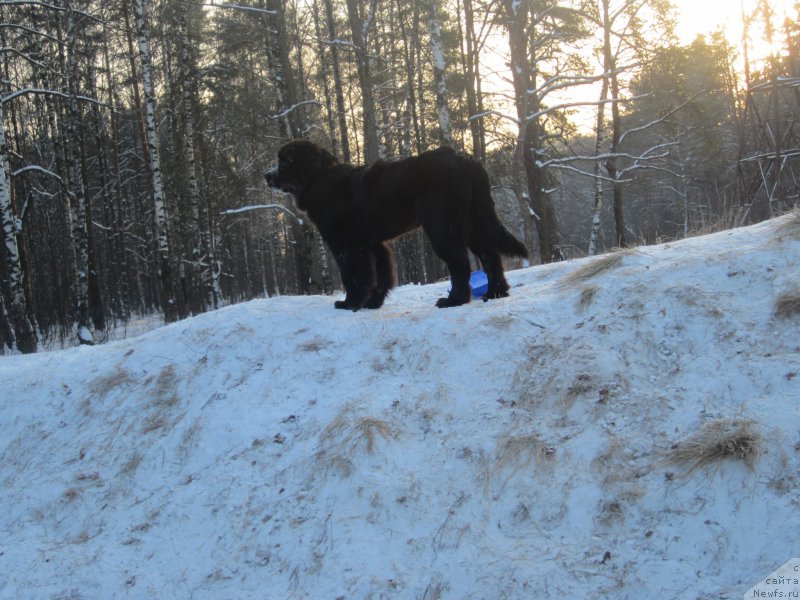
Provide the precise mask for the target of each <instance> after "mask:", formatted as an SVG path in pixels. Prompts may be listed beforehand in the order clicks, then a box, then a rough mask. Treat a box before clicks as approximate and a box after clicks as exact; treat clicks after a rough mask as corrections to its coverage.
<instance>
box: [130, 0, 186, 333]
mask: <svg viewBox="0 0 800 600" xmlns="http://www.w3.org/2000/svg"><path fill="white" fill-rule="evenodd" d="M133 9H134V12H135V14H136V30H137V34H138V36H139V57H140V60H141V66H142V88H143V90H144V107H145V115H144V116H145V137H146V140H147V149H148V156H149V159H150V160H149V167H150V175H151V178H152V181H151V183H152V188H153V189H152V193H153V212H154V217H155V226H156V238H157V251H158V259H159V268H160V271H161V308H162V310H163V311H164V320H165V321H166V322H167V323H171V322H173V321H176V320H177V318H178V306H177V302H176V301H175V291H174V286H173V282H172V267H171V264H170V251H169V240H168V239H167V207H166V199H165V197H164V186H163V183H162V180H161V164H160V158H159V151H158V135H157V132H156V98H155V90H154V87H153V73H152V62H151V58H150V28H149V25H148V23H147V15H146V11H147V7H146V5H145V0H134V3H133Z"/></svg>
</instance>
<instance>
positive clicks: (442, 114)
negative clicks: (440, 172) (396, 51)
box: [428, 0, 453, 146]
mask: <svg viewBox="0 0 800 600" xmlns="http://www.w3.org/2000/svg"><path fill="white" fill-rule="evenodd" d="M438 4H439V0H428V30H429V31H430V38H431V52H432V53H433V81H434V85H435V87H436V114H437V116H438V118H439V142H440V143H441V145H443V146H452V145H453V125H452V119H451V118H450V108H449V107H448V106H447V79H446V77H445V75H446V71H445V68H446V63H445V59H444V44H443V43H442V24H441V22H440V21H439V7H438Z"/></svg>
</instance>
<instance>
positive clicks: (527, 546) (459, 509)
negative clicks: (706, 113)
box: [0, 214, 800, 600]
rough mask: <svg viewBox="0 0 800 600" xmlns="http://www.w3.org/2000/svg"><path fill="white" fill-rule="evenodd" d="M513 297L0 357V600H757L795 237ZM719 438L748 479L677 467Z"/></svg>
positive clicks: (212, 316)
mask: <svg viewBox="0 0 800 600" xmlns="http://www.w3.org/2000/svg"><path fill="white" fill-rule="evenodd" d="M601 267H604V268H601ZM509 280H510V282H511V283H512V286H513V287H512V291H511V296H510V297H509V298H507V299H504V300H497V301H492V302H489V303H483V302H473V303H472V304H470V305H468V306H464V307H459V308H451V309H446V310H440V309H436V308H434V306H433V305H434V302H435V300H436V298H437V297H439V296H440V295H443V294H444V293H445V291H446V288H447V284H445V283H442V284H437V285H433V286H406V287H403V288H400V289H398V290H397V291H396V292H395V293H394V294H393V295H392V296H391V297H390V298H389V300H388V302H387V305H386V306H385V307H384V308H383V309H381V310H379V311H361V312H358V313H349V312H344V311H337V310H334V309H333V306H332V303H333V299H332V298H327V297H300V298H277V299H270V300H263V301H254V302H249V303H246V304H241V305H237V306H232V307H229V308H226V309H222V310H219V311H217V312H214V313H209V314H205V315H202V316H199V317H196V318H193V319H189V320H186V321H182V322H180V323H176V324H173V325H170V326H166V327H162V328H159V329H157V330H154V331H151V332H149V333H147V334H145V335H142V336H139V337H137V338H134V339H128V340H123V341H117V342H112V343H109V344H107V345H104V346H97V347H82V348H74V349H71V350H66V351H59V352H52V353H44V354H39V355H33V356H11V357H2V358H0V394H1V395H0V507H2V511H0V574H2V576H0V598H71V599H76V598H82V599H94V598H98V599H106V598H214V599H221V598H231V599H240V598H269V599H284V598H292V599H294V598H298V599H299V598H311V599H329V600H334V599H337V598H347V599H351V598H353V599H361V598H373V599H378V598H413V599H426V600H432V599H466V598H470V599H472V598H474V599H484V598H485V599H496V598H497V599H499V598H512V599H517V598H519V599H527V598H561V597H566V595H567V594H570V595H573V594H574V595H575V597H592V598H741V597H742V594H744V592H745V591H746V590H747V589H748V588H750V587H751V586H752V585H754V584H755V583H757V582H758V580H759V579H760V578H762V577H764V576H765V575H767V574H768V573H769V572H771V571H773V570H774V569H776V568H777V567H778V566H780V565H781V564H783V563H784V562H786V561H787V560H788V559H790V558H792V557H797V556H800V536H798V531H800V489H799V488H798V478H800V464H799V463H800V452H799V451H798V449H799V448H800V446H798V444H799V443H800V374H798V373H800V335H798V329H799V328H800V316H798V315H797V314H792V313H791V311H789V313H788V314H786V315H783V316H777V315H776V314H775V307H776V301H777V299H778V298H779V297H780V296H781V295H782V294H784V293H787V292H790V293H791V292H795V293H798V292H800V216H798V215H797V214H795V215H793V216H788V217H783V218H781V219H776V220H773V221H771V222H767V223H763V224H760V225H757V226H753V227H749V228H745V229H739V230H735V231H727V232H723V233H719V234H715V235H711V236H707V237H702V238H694V239H688V240H684V241H680V242H676V243H671V244H668V245H662V246H656V247H647V248H641V249H638V250H635V251H631V252H625V253H620V254H617V255H610V258H609V256H606V257H599V258H593V259H585V260H580V261H573V262H569V263H565V264H559V265H550V266H544V267H535V268H531V269H526V270H521V271H516V272H512V273H510V274H509ZM720 419H728V420H733V421H726V422H732V423H746V424H748V426H750V428H751V430H752V431H753V432H755V433H754V435H753V439H752V440H751V441H752V442H753V444H754V445H755V446H757V449H758V450H759V451H760V452H759V453H758V455H757V456H755V457H754V458H752V460H750V461H747V460H739V459H736V458H727V459H721V460H716V461H712V462H711V463H710V464H708V465H700V466H696V468H691V467H690V466H686V465H685V464H684V465H680V464H675V463H674V462H673V461H672V460H671V458H673V457H674V455H675V451H676V445H678V443H679V442H681V441H682V440H686V439H687V438H691V437H692V436H694V435H696V434H697V433H698V432H699V431H702V430H703V428H704V427H706V426H708V424H709V423H717V422H720V421H719V420H720ZM677 447H683V446H680V445H678V446H677ZM748 462H749V464H748Z"/></svg>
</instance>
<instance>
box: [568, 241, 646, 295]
mask: <svg viewBox="0 0 800 600" xmlns="http://www.w3.org/2000/svg"><path fill="white" fill-rule="evenodd" d="M635 251H636V250H635V249H626V250H617V251H614V252H610V253H609V254H605V255H603V256H600V257H597V258H590V259H586V264H584V265H581V266H580V267H578V268H577V269H575V270H574V271H573V272H572V273H570V274H569V275H567V276H566V277H564V278H563V279H562V280H561V281H560V282H558V287H561V288H570V287H574V286H576V285H578V284H580V283H583V282H585V281H588V280H589V279H593V278H594V277H597V276H598V275H600V274H602V273H605V272H607V271H612V270H614V269H616V268H618V267H620V266H621V265H622V261H623V259H624V258H625V256H627V255H629V254H633V253H634V252H635Z"/></svg>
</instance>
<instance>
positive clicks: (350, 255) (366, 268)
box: [333, 244, 377, 311]
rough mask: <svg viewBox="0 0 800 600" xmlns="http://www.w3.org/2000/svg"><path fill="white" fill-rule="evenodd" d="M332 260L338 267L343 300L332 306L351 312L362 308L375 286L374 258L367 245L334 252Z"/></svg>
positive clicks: (353, 246)
mask: <svg viewBox="0 0 800 600" xmlns="http://www.w3.org/2000/svg"><path fill="white" fill-rule="evenodd" d="M334 258H335V259H336V264H337V265H339V273H340V275H341V276H342V284H343V285H344V290H345V298H344V300H337V301H336V302H335V303H334V305H333V306H334V307H335V308H342V309H347V310H352V311H356V310H359V309H361V308H363V307H364V305H365V304H366V302H367V300H369V298H370V296H371V295H372V292H373V290H374V289H375V287H376V285H377V274H376V269H375V256H374V255H373V253H372V252H371V251H370V250H369V248H368V247H367V245H365V244H364V245H362V244H358V245H351V246H346V247H344V248H341V249H339V250H334Z"/></svg>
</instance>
